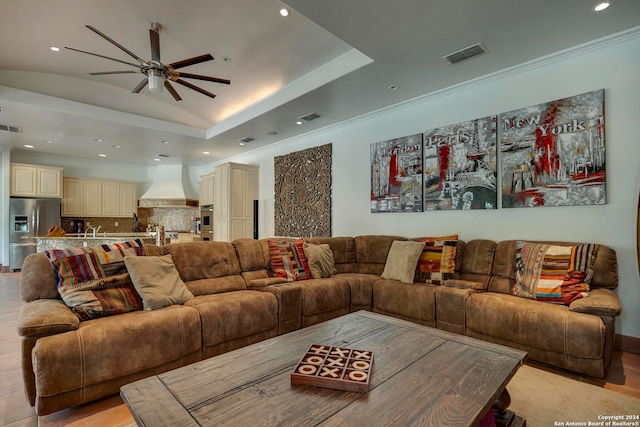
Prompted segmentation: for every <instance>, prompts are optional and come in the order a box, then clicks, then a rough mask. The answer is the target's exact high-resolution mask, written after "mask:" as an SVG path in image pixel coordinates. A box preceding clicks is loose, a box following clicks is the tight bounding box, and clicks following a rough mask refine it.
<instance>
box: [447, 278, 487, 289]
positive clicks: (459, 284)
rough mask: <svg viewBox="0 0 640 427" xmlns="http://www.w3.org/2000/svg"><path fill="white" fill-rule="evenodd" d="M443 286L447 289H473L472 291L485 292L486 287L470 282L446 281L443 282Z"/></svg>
mask: <svg viewBox="0 0 640 427" xmlns="http://www.w3.org/2000/svg"><path fill="white" fill-rule="evenodd" d="M444 286H446V287H448V288H458V289H473V290H474V291H486V290H487V285H486V284H484V283H480V282H472V281H470V280H458V279H448V280H445V281H444Z"/></svg>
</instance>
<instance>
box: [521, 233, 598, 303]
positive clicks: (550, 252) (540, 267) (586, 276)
mask: <svg viewBox="0 0 640 427" xmlns="http://www.w3.org/2000/svg"><path fill="white" fill-rule="evenodd" d="M599 248H600V245H598V244H584V245H575V246H559V245H551V244H547V243H533V242H522V241H518V242H517V243H516V283H515V285H514V286H513V289H512V294H513V295H515V296H519V297H523V298H529V299H535V300H538V301H545V302H550V303H555V304H564V305H569V304H571V303H572V302H573V301H575V300H577V299H580V298H586V297H587V296H588V295H589V283H590V282H591V278H592V277H593V263H594V261H595V258H596V255H597V253H598V249H599Z"/></svg>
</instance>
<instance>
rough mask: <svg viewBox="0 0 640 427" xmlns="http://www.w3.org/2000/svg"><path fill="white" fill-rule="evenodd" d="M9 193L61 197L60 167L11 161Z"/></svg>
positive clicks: (13, 194)
mask: <svg viewBox="0 0 640 427" xmlns="http://www.w3.org/2000/svg"><path fill="white" fill-rule="evenodd" d="M10 170H11V172H10V174H11V186H10V195H11V196H15V197H45V198H56V199H59V198H61V197H62V192H63V189H62V168H55V167H50V166H36V165H25V164H21V163H11V165H10Z"/></svg>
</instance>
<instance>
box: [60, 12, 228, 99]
mask: <svg viewBox="0 0 640 427" xmlns="http://www.w3.org/2000/svg"><path fill="white" fill-rule="evenodd" d="M86 27H87V28H88V29H90V30H91V31H93V32H94V33H96V34H98V35H99V36H100V37H102V38H104V39H105V40H107V41H108V42H109V43H111V44H113V45H114V46H116V47H117V48H119V49H120V50H122V51H123V52H125V53H126V54H127V55H129V56H131V57H132V58H134V59H135V60H136V61H138V64H134V63H132V62H127V61H122V60H120V59H116V58H111V57H108V56H104V55H100V54H97V53H93V52H87V51H84V50H80V49H76V48H73V47H68V46H65V49H69V50H73V51H76V52H80V53H86V54H88V55H93V56H97V57H100V58H104V59H109V60H111V61H115V62H119V63H121V64H125V65H130V66H132V67H135V68H137V70H136V71H133V70H127V71H102V72H97V73H89V74H91V75H93V76H98V75H106V74H135V73H142V74H143V75H144V76H145V77H144V79H143V80H142V81H141V82H140V83H138V85H137V86H136V87H135V88H133V90H132V91H131V92H132V93H139V92H140V91H141V90H142V89H144V88H145V87H146V86H147V85H148V86H149V91H150V92H152V93H162V91H163V87H164V88H166V89H167V92H169V93H170V94H171V96H173V99H175V100H176V101H181V100H182V98H181V97H180V95H179V94H178V92H177V91H176V90H175V88H174V87H173V85H172V84H171V82H176V83H178V84H180V85H182V86H185V87H188V88H189V89H192V90H194V91H196V92H199V93H201V94H202V95H206V96H208V97H210V98H215V97H216V95H215V94H213V93H211V92H209V91H207V90H204V89H202V88H201V87H198V86H196V85H194V84H192V83H189V82H187V81H185V80H182V79H183V78H186V79H196V80H204V81H209V82H214V83H221V84H227V85H228V84H231V81H230V80H227V79H221V78H217V77H210V76H203V75H199V74H190V73H182V72H179V71H176V69H178V68H183V67H188V66H190V65H195V64H200V63H202V62H207V61H212V60H213V56H211V55H210V54H208V53H207V54H205V55H200V56H195V57H193V58H188V59H183V60H182V61H177V62H172V63H170V64H163V63H162V62H161V61H160V31H161V30H162V25H160V24H158V23H156V22H153V23H151V28H150V29H149V40H150V44H151V60H149V61H145V60H144V59H142V58H140V57H139V56H138V55H136V54H135V53H133V52H131V51H130V50H128V49H127V48H125V47H124V46H122V45H120V44H119V43H118V42H116V41H115V40H113V39H111V38H110V37H109V36H107V35H106V34H104V33H102V32H100V31H99V30H97V29H96V28H94V27H92V26H91V25H87V26H86Z"/></svg>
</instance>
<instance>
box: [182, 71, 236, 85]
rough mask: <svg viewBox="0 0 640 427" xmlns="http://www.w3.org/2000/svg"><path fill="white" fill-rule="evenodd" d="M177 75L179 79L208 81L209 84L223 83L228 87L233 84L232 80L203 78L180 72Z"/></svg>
mask: <svg viewBox="0 0 640 427" xmlns="http://www.w3.org/2000/svg"><path fill="white" fill-rule="evenodd" d="M176 74H177V76H176V77H178V78H179V77H184V78H187V79H197V80H206V81H208V82H215V83H223V84H226V85H228V84H231V80H227V79H219V78H217V77H209V76H201V75H199V74H189V73H180V72H178V71H176ZM172 80H173V79H172Z"/></svg>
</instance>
